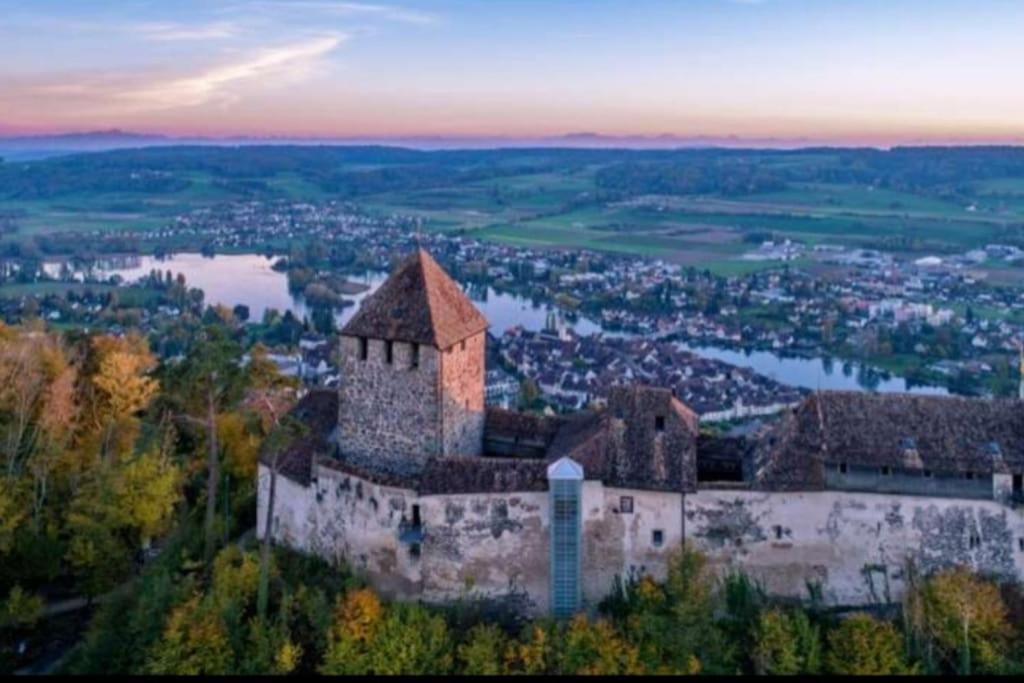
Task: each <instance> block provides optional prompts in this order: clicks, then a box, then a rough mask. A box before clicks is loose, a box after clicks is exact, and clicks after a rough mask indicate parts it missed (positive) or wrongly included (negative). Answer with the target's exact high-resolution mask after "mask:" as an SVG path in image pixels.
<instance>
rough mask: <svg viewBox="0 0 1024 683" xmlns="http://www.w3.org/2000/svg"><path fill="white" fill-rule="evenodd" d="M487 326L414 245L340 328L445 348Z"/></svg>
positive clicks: (354, 334)
mask: <svg viewBox="0 0 1024 683" xmlns="http://www.w3.org/2000/svg"><path fill="white" fill-rule="evenodd" d="M487 327H488V323H487V318H485V317H484V316H483V314H482V313H480V311H479V310H477V308H476V306H474V305H473V302H472V301H470V300H469V297H467V296H466V295H465V294H464V293H463V292H462V289H461V288H460V287H459V285H458V284H456V282H455V281H454V280H452V279H451V277H449V276H448V273H446V272H445V271H444V269H443V268H442V267H441V266H440V265H438V263H437V261H435V260H434V259H433V257H431V256H430V254H428V253H427V252H426V251H424V250H423V249H417V250H416V253H415V254H413V255H411V256H410V257H409V258H407V259H406V260H405V261H404V262H403V263H402V264H401V265H400V266H399V267H398V268H397V269H396V270H395V271H394V272H393V273H392V274H391V275H390V276H389V277H388V279H387V280H385V281H384V284H382V285H381V286H380V289H378V290H377V291H376V292H374V293H373V294H372V295H371V296H369V297H367V298H366V299H365V300H364V301H363V303H362V306H360V307H359V311H358V312H357V313H356V314H355V315H354V316H353V317H352V319H351V320H350V321H349V322H348V324H347V325H345V327H344V328H343V329H342V330H341V333H342V334H344V335H348V336H352V337H370V338H373V339H390V340H392V341H404V342H414V343H417V344H429V345H431V346H436V347H437V348H439V349H446V348H448V347H450V346H451V345H453V344H455V343H457V342H460V341H462V340H463V339H466V338H467V337H471V336H473V335H474V334H478V333H480V332H483V331H484V330H486V329H487Z"/></svg>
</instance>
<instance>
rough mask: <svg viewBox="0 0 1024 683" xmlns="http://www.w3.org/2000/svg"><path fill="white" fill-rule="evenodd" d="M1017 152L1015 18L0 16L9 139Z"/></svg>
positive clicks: (601, 1)
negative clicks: (591, 140) (648, 139)
mask: <svg viewBox="0 0 1024 683" xmlns="http://www.w3.org/2000/svg"><path fill="white" fill-rule="evenodd" d="M112 128H119V129H122V130H129V131H135V132H144V133H161V134H168V135H177V136H197V135H201V136H234V135H247V136H281V137H411V136H446V137H498V138H533V137H545V136H558V135H563V134H567V133H579V132H592V133H599V134H604V135H616V136H658V135H672V136H680V137H696V136H710V137H722V136H737V137H739V138H743V139H752V140H755V139H777V140H801V141H809V142H836V143H848V144H877V145H889V144H898V143H908V142H909V143H920V142H964V143H971V142H1019V143H1024V1H1022V0H615V1H613V0H397V1H396V2H395V3H391V2H385V1H384V0H381V1H380V2H378V1H377V0H368V1H367V2H361V1H360V2H348V1H339V0H173V2H171V1H168V0H107V1H103V0H90V1H89V2H82V1H81V0H0V134H5V135H22V134H39V133H55V132H69V131H87V130H101V129H112Z"/></svg>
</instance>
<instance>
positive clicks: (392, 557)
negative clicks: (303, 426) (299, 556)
mask: <svg viewBox="0 0 1024 683" xmlns="http://www.w3.org/2000/svg"><path fill="white" fill-rule="evenodd" d="M264 472H265V470H264V468H263V467H261V477H262V476H263V474H264ZM313 474H314V477H315V481H314V482H312V483H311V484H310V486H309V487H308V488H306V487H302V486H299V485H298V484H295V483H294V482H291V481H288V480H287V479H285V478H283V477H279V478H278V490H277V500H276V502H275V505H274V508H275V510H274V512H275V517H277V518H278V524H277V525H276V531H275V538H276V539H277V540H278V541H279V542H281V543H284V544H286V545H288V546H290V547H293V548H297V549H301V550H305V551H307V552H311V553H315V554H317V555H320V556H321V557H323V558H325V559H328V560H331V561H338V560H342V559H344V560H346V561H347V562H348V564H349V565H350V566H351V567H352V568H353V569H354V570H356V571H357V572H360V573H362V574H365V575H366V576H367V578H369V579H370V581H371V582H372V583H373V585H374V586H375V587H376V588H377V589H378V590H379V591H380V592H381V593H382V594H384V595H385V596H387V597H391V598H415V597H418V596H419V593H420V572H419V568H420V563H419V560H418V559H417V558H414V557H412V554H411V553H410V552H409V546H408V545H407V544H404V543H402V542H400V540H399V526H400V523H401V521H402V517H403V515H405V516H406V517H407V518H408V517H409V516H411V505H412V501H414V500H415V498H416V494H415V493H414V492H413V491H409V490H407V489H400V488H394V487H388V486H380V485H377V484H373V483H371V482H368V481H365V480H363V479H360V478H358V477H353V476H351V475H348V474H345V473H344V472H340V471H338V470H334V469H331V468H328V467H322V466H316V467H315V469H314V473H313ZM282 482H286V485H285V486H283V487H282V486H281V483H282ZM264 488H265V487H264V486H262V485H261V487H260V493H259V508H260V509H259V515H258V516H259V518H260V519H264V517H263V515H264V514H265V512H264V509H265V506H266V502H265V499H266V494H265V491H264ZM261 524H262V523H261ZM260 528H262V526H261V527H260Z"/></svg>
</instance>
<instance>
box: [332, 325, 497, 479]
mask: <svg viewBox="0 0 1024 683" xmlns="http://www.w3.org/2000/svg"><path fill="white" fill-rule="evenodd" d="M366 341H367V351H368V354H367V359H366V360H361V358H360V349H359V344H360V339H359V338H358V337H346V336H343V337H341V345H340V346H341V348H340V350H339V353H340V365H341V389H340V395H339V407H338V412H339V415H338V420H339V422H338V424H339V426H340V439H339V444H340V447H341V449H342V451H343V452H345V453H346V454H351V455H354V456H358V457H360V458H366V459H374V460H376V461H378V462H380V461H393V462H394V463H395V464H396V466H405V465H408V464H413V465H416V464H422V463H423V461H425V460H426V459H427V458H428V457H430V456H434V455H438V454H440V451H441V445H442V444H441V439H440V435H439V431H440V429H439V425H440V413H439V411H440V406H439V405H438V384H437V383H438V376H439V374H440V363H441V360H440V354H439V353H438V351H437V349H435V348H433V347H430V346H424V345H420V346H419V363H418V367H413V365H412V355H413V345H412V344H408V343H404V342H393V345H392V359H391V363H388V362H387V359H386V342H384V341H383V340H380V339H368V340H366ZM481 391H482V389H481Z"/></svg>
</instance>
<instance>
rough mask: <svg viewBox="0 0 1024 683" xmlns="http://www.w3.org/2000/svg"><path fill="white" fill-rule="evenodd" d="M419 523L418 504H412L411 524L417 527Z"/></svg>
mask: <svg viewBox="0 0 1024 683" xmlns="http://www.w3.org/2000/svg"><path fill="white" fill-rule="evenodd" d="M420 524H421V521H420V506H419V505H413V506H412V525H413V526H414V527H418V526H420Z"/></svg>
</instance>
